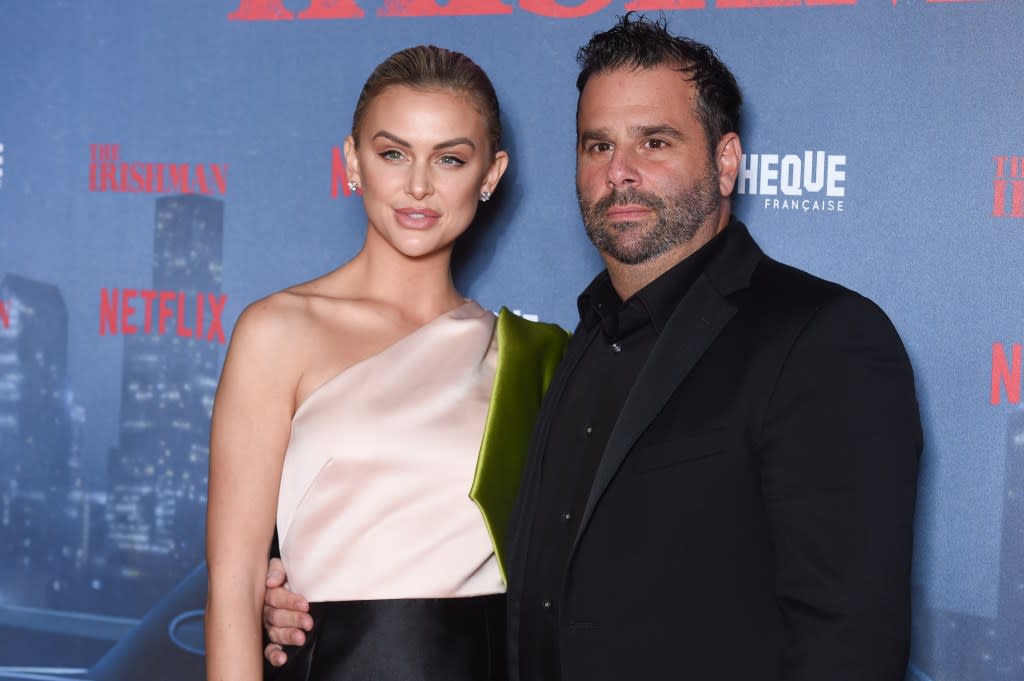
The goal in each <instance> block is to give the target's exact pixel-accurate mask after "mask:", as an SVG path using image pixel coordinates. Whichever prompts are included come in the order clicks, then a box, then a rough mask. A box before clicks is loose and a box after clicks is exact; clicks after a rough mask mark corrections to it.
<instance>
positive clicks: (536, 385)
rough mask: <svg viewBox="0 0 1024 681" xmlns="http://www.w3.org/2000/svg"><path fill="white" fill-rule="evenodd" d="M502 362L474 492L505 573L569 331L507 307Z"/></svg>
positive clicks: (501, 329) (501, 322)
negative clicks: (511, 533) (545, 403)
mask: <svg viewBox="0 0 1024 681" xmlns="http://www.w3.org/2000/svg"><path fill="white" fill-rule="evenodd" d="M496 333H497V334H498V367H497V370H496V372H495V376H494V387H493V389H492V391H491V404H490V407H489V409H488V412H487V423H486V424H485V425H484V436H483V440H482V441H481V442H480V454H479V456H478V457H477V462H476V474H475V475H474V477H473V485H472V487H471V488H470V491H469V497H470V498H471V499H472V500H473V501H475V502H476V505H477V506H478V507H479V508H480V512H481V513H482V514H483V516H484V523H485V524H486V525H487V532H488V534H490V536H491V541H492V542H493V543H494V553H495V555H497V557H498V566H499V568H500V570H501V577H502V579H503V580H505V583H506V584H507V583H508V577H507V576H506V572H505V570H506V563H505V561H506V556H505V535H506V533H507V532H508V522H509V517H510V516H511V514H512V505H513V504H514V503H515V500H516V492H517V491H518V490H519V479H520V477H521V476H522V472H523V464H524V463H525V462H526V451H527V448H528V447H529V445H530V435H531V433H532V432H533V422H534V421H535V420H536V419H537V413H538V412H539V411H540V401H541V398H542V397H543V396H544V391H546V390H547V389H548V385H549V384H550V383H551V377H552V376H554V373H555V367H556V366H558V362H559V361H560V360H561V359H562V355H563V354H564V353H565V347H566V344H567V343H568V342H569V334H568V333H566V331H564V330H563V329H562V328H560V327H558V326H555V325H554V324H543V323H538V322H531V321H527V320H525V319H523V318H521V317H519V316H517V315H515V314H513V313H511V312H509V311H508V310H507V309H505V308H501V312H500V313H499V314H498V323H497V329H496Z"/></svg>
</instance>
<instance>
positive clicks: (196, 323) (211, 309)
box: [100, 288, 228, 345]
mask: <svg viewBox="0 0 1024 681" xmlns="http://www.w3.org/2000/svg"><path fill="white" fill-rule="evenodd" d="M194 300H195V310H194V312H193V313H192V314H189V313H188V303H190V302H191V297H190V296H188V295H187V294H185V292H183V291H154V290H151V289H134V288H124V289H116V288H114V289H109V290H108V289H105V288H104V289H100V335H101V336H106V335H108V334H110V335H112V336H116V335H117V334H119V333H120V334H123V335H126V336H130V335H133V334H136V333H139V332H140V331H141V332H142V333H145V334H153V333H156V334H158V335H164V334H167V333H174V334H176V335H178V336H180V337H182V338H195V339H196V340H207V341H213V340H216V341H217V342H218V343H220V344H221V345H223V344H224V326H223V324H222V321H221V315H222V314H223V312H224V304H225V303H226V302H227V300H228V297H227V296H226V295H224V294H221V295H219V296H218V295H214V294H213V293H197V294H195V299H194ZM190 324H192V325H191V326H190Z"/></svg>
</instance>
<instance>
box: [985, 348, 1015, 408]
mask: <svg viewBox="0 0 1024 681" xmlns="http://www.w3.org/2000/svg"><path fill="white" fill-rule="evenodd" d="M1020 390H1021V344H1020V343H1014V344H1013V345H1011V346H1010V353H1009V355H1007V353H1006V346H1004V345H1003V344H1002V343H993V344H992V391H991V394H990V395H989V402H991V403H992V404H1002V402H1003V396H1005V397H1006V401H1007V402H1009V403H1010V404H1020Z"/></svg>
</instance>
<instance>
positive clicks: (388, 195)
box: [345, 86, 508, 257]
mask: <svg viewBox="0 0 1024 681" xmlns="http://www.w3.org/2000/svg"><path fill="white" fill-rule="evenodd" d="M358 133H359V147H358V149H357V148H356V146H355V142H354V140H353V139H352V137H349V138H348V139H346V140H345V158H346V160H347V162H348V176H349V178H350V179H352V180H355V181H356V182H357V183H358V184H359V186H360V187H362V190H363V205H364V207H365V209H366V215H367V217H368V218H369V223H370V224H369V228H370V230H371V232H372V233H375V234H376V235H379V236H380V237H382V238H383V239H384V240H385V241H386V242H387V243H389V244H390V245H391V246H392V247H393V248H395V249H396V250H398V251H399V252H401V253H402V254H404V255H406V256H408V257H421V256H427V255H431V254H434V253H437V252H441V251H444V250H446V249H450V248H451V246H452V244H453V243H454V241H455V239H456V238H457V237H458V236H459V235H460V234H462V232H464V231H465V230H466V228H467V227H468V226H469V223H470V222H471V221H472V220H473V216H474V215H475V214H476V208H477V202H478V201H479V200H480V193H481V192H483V191H487V192H493V191H494V188H495V186H497V184H498V180H499V179H501V175H502V173H504V171H505V166H506V165H507V163H508V156H507V155H506V154H505V152H498V153H497V154H495V153H493V152H492V151H491V149H490V143H489V140H488V136H487V127H486V125H485V123H484V120H483V117H482V116H481V115H480V114H479V113H478V112H477V111H476V109H474V108H473V106H472V105H471V104H470V101H469V100H468V98H467V97H466V96H463V95H460V94H457V93H454V92H452V91H450V90H428V91H423V90H414V89H411V88H407V87H401V86H397V87H391V88H388V89H387V90H385V91H384V92H382V93H381V94H379V95H377V96H376V97H375V98H374V99H373V100H372V101H371V102H370V104H369V106H368V107H367V109H366V114H365V117H364V118H363V121H362V123H361V124H360V128H359V130H358Z"/></svg>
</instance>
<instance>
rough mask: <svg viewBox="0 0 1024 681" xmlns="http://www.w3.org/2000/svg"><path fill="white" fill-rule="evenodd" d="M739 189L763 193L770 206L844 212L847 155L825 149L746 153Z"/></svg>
mask: <svg viewBox="0 0 1024 681" xmlns="http://www.w3.org/2000/svg"><path fill="white" fill-rule="evenodd" d="M736 193H738V194H753V195H756V196H759V197H761V201H763V205H764V208H765V209H768V210H778V211H793V212H798V213H811V212H819V213H820V212H825V213H842V212H843V210H844V208H845V207H846V155H845V154H831V153H828V152H825V151H799V152H792V153H785V154H778V153H769V154H762V153H758V154H744V155H743V158H742V159H741V161H740V172H739V175H738V176H737V177H736Z"/></svg>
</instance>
